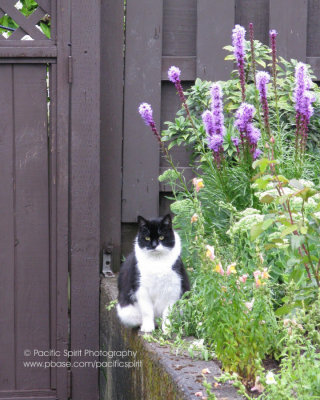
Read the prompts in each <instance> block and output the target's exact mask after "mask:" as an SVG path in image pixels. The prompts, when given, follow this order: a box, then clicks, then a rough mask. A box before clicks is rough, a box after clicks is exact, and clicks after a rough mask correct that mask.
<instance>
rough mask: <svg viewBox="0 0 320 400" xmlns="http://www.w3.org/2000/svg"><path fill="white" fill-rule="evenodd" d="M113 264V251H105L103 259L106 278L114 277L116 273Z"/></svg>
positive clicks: (109, 249) (103, 272) (103, 271)
mask: <svg viewBox="0 0 320 400" xmlns="http://www.w3.org/2000/svg"><path fill="white" fill-rule="evenodd" d="M111 263H112V249H111V248H108V249H105V250H104V251H103V257H102V274H103V276H104V277H106V278H107V277H111V276H114V273H113V272H112V269H111Z"/></svg>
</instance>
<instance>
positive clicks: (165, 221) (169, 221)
mask: <svg viewBox="0 0 320 400" xmlns="http://www.w3.org/2000/svg"><path fill="white" fill-rule="evenodd" d="M162 225H164V226H166V227H168V228H171V227H172V219H171V215H170V214H167V215H166V216H164V217H163V219H162Z"/></svg>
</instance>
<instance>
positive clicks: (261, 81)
mask: <svg viewBox="0 0 320 400" xmlns="http://www.w3.org/2000/svg"><path fill="white" fill-rule="evenodd" d="M256 80H257V88H258V90H259V94H260V101H261V104H262V107H263V117H264V125H265V129H266V131H267V132H268V135H269V137H270V125H269V106H268V99H267V91H268V90H267V84H268V83H269V82H270V75H269V74H268V72H265V71H260V72H258V73H257V76H256Z"/></svg>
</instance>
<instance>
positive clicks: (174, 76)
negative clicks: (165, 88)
mask: <svg viewBox="0 0 320 400" xmlns="http://www.w3.org/2000/svg"><path fill="white" fill-rule="evenodd" d="M180 75H181V71H180V69H179V68H178V67H175V66H174V65H172V66H171V67H170V68H169V70H168V78H169V81H170V82H172V83H174V85H175V87H176V89H177V92H178V94H179V97H180V100H181V102H182V104H183V107H184V108H185V110H186V113H187V116H188V118H189V120H190V122H191V125H192V126H193V128H194V124H193V121H192V118H191V115H190V111H189V108H188V105H187V102H186V98H185V96H184V93H183V89H182V85H181V80H180Z"/></svg>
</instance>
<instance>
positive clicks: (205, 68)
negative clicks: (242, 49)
mask: <svg viewBox="0 0 320 400" xmlns="http://www.w3.org/2000/svg"><path fill="white" fill-rule="evenodd" d="M197 13H198V25H197V26H198V29H197V77H199V78H201V79H206V80H213V81H214V80H223V79H228V78H229V76H230V72H231V70H232V67H233V65H232V63H230V62H227V61H225V60H224V58H225V56H226V55H227V53H226V51H225V50H223V49H222V48H223V46H226V45H227V44H230V42H231V31H232V28H233V27H234V21H235V0H225V1H220V0H199V1H198V8H197ZM219 21H220V23H219ZM222 21H223V23H222Z"/></svg>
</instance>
